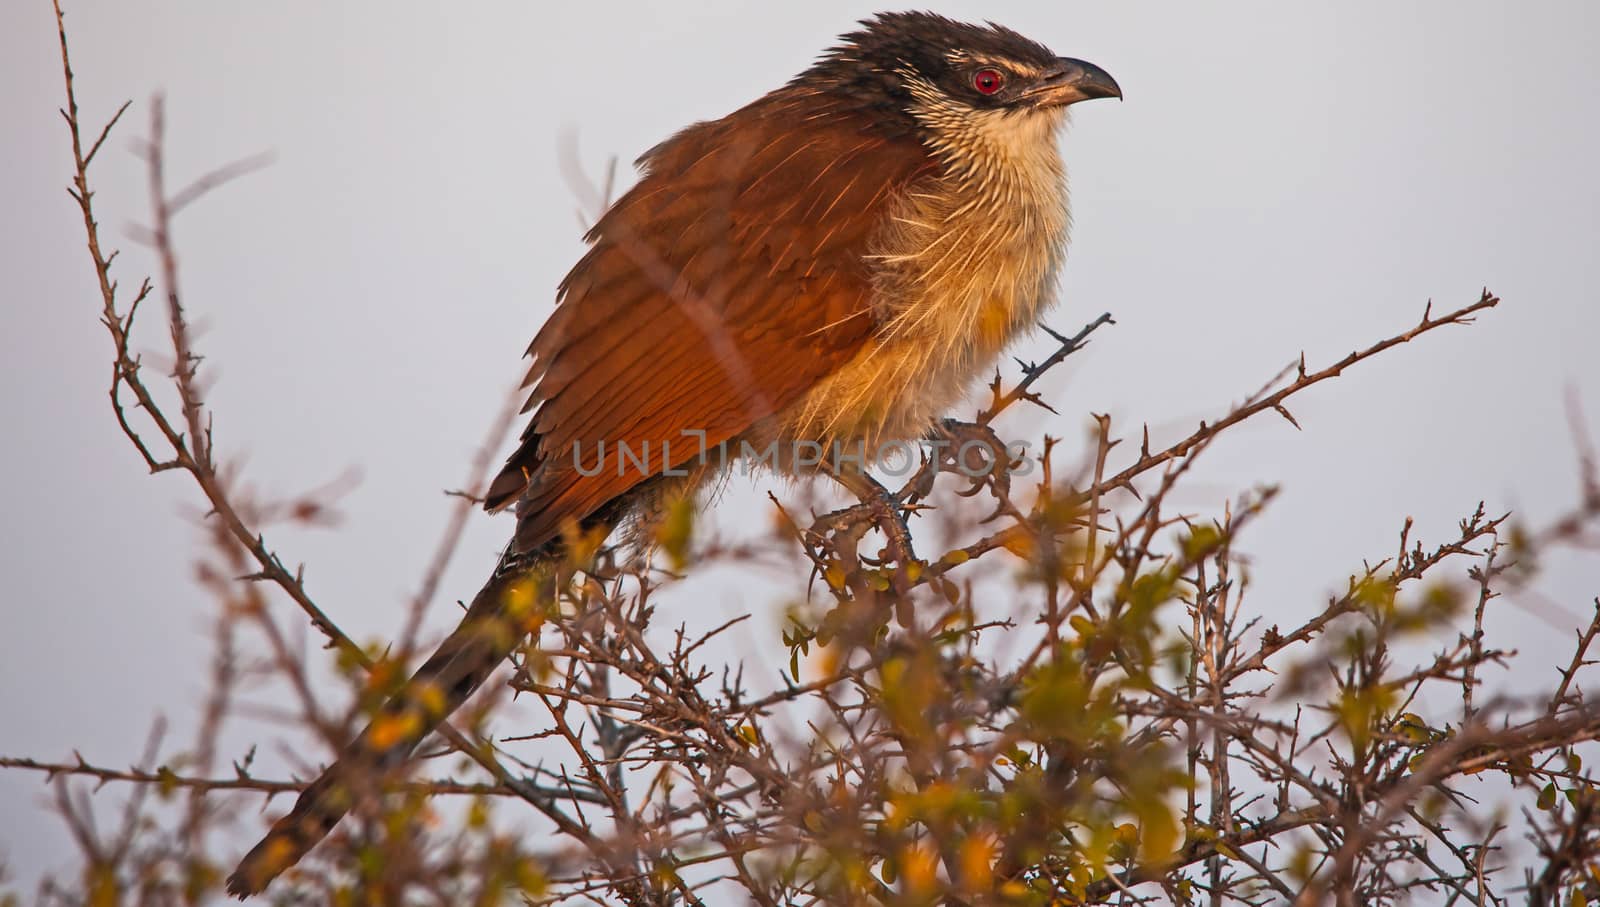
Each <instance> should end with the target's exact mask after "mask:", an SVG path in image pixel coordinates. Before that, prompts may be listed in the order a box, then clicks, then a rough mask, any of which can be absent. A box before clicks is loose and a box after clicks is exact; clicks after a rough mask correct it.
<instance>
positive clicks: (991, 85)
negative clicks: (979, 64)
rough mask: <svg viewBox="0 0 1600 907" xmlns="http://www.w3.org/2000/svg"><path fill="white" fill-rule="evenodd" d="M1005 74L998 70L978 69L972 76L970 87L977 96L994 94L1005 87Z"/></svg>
mask: <svg viewBox="0 0 1600 907" xmlns="http://www.w3.org/2000/svg"><path fill="white" fill-rule="evenodd" d="M1005 84H1006V74H1005V73H1003V72H1001V71H1000V70H998V69H980V70H978V71H977V72H975V73H973V75H972V87H973V88H976V89H978V93H979V94H994V93H995V92H997V91H999V90H1000V89H1001V88H1003V87H1005Z"/></svg>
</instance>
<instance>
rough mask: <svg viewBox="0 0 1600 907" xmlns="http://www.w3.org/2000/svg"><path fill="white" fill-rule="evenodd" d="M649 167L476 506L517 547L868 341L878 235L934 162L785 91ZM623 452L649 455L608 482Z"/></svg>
mask: <svg viewBox="0 0 1600 907" xmlns="http://www.w3.org/2000/svg"><path fill="white" fill-rule="evenodd" d="M641 161H642V163H643V165H644V171H645V173H644V176H643V178H642V179H641V180H640V182H639V184H638V185H637V186H635V187H634V188H633V189H632V190H631V191H629V192H628V193H627V194H626V195H624V196H623V197H622V198H621V199H619V200H618V201H617V203H616V204H615V205H613V206H612V208H611V209H610V210H609V211H608V212H606V214H605V216H604V217H602V218H601V219H600V221H599V223H598V224H596V225H595V227H594V229H593V230H592V231H591V232H590V234H589V236H588V239H589V241H590V242H591V243H592V248H590V250H589V252H588V254H586V255H585V256H584V257H583V259H582V260H580V261H579V262H578V264H577V265H576V266H575V267H574V268H573V269H572V271H571V273H569V274H568V275H567V277H566V279H565V280H564V281H562V284H561V288H560V293H559V295H558V306H557V308H556V311H555V313H554V314H552V315H551V317H550V319H549V320H548V321H547V322H546V323H545V325H544V327H543V328H542V329H541V330H540V331H539V334H538V336H536V337H535V338H534V340H533V343H532V344H531V345H530V347H529V349H528V353H529V355H530V356H532V357H533V360H534V362H533V366H532V368H531V370H530V372H529V375H528V382H527V383H528V385H529V386H531V387H532V389H533V390H532V394H531V395H530V399H529V408H534V407H535V406H536V407H537V411H536V412H535V414H534V416H533V418H532V420H531V422H530V424H529V426H528V429H527V431H526V432H524V434H523V443H522V445H521V446H520V447H519V448H518V449H517V451H516V453H514V454H513V455H512V457H511V458H510V460H509V461H508V462H507V463H506V466H505V468H504V469H503V470H502V471H501V473H500V475H499V476H498V477H497V478H496V479H495V481H494V483H493V485H492V486H491V488H490V492H489V495H488V500H487V502H486V505H487V506H488V508H489V509H491V510H496V509H499V508H502V507H505V506H506V505H508V504H510V503H513V502H515V503H516V504H517V513H518V518H519V519H518V527H517V535H516V539H515V547H516V548H517V549H519V550H530V549H533V548H536V547H538V546H540V545H542V544H544V543H545V542H547V541H548V540H550V539H551V538H553V537H554V536H555V535H557V534H558V533H559V532H560V531H561V526H562V523H563V522H564V521H566V520H569V519H570V520H581V519H583V518H584V517H585V516H587V515H588V514H589V513H591V512H592V511H594V510H595V509H596V508H598V507H600V506H601V505H602V504H604V503H606V502H607V501H609V500H612V499H614V498H616V497H617V496H618V495H621V494H623V493H624V492H626V491H627V490H628V489H630V488H631V487H633V486H634V485H637V484H639V483H640V482H642V481H644V480H645V479H647V478H649V477H650V475H651V474H654V473H659V472H660V471H662V470H663V469H665V468H667V467H669V466H671V467H677V466H680V465H682V464H683V463H684V462H687V461H688V460H691V459H693V458H695V457H696V456H698V455H699V445H698V442H697V441H695V440H694V439H692V438H690V437H688V436H685V435H684V434H683V432H685V431H704V432H705V443H706V444H707V445H716V444H719V443H721V442H722V441H725V440H728V439H730V438H732V437H734V436H736V435H738V434H739V433H740V432H742V431H744V430H745V429H747V428H749V427H750V426H752V425H754V424H755V423H756V422H758V421H759V420H761V419H763V418H765V417H767V416H770V415H772V414H774V413H776V412H779V411H781V410H782V409H783V408H785V407H786V406H788V405H789V404H791V403H793V402H795V401H796V400H797V399H798V398H799V397H800V396H801V395H802V394H804V393H805V391H806V390H808V389H809V388H811V387H812V386H813V385H814V384H815V383H816V382H817V381H818V380H820V379H821V378H823V377H825V376H826V375H827V374H829V373H830V372H832V371H834V370H835V369H837V368H839V367H840V366H841V365H843V364H844V363H845V362H847V361H849V359H850V358H851V357H852V356H853V355H854V354H855V353H856V352H857V351H858V350H859V349H860V348H861V346H862V344H864V343H865V342H866V341H867V340H868V339H869V338H870V337H871V336H872V332H873V330H874V329H875V327H876V325H875V323H874V321H873V318H872V313H871V310H870V303H871V290H872V288H871V276H870V273H869V270H868V266H867V262H866V261H865V260H864V256H865V255H866V253H867V249H868V248H869V246H870V244H871V241H872V238H873V234H874V233H875V232H876V231H877V230H878V229H879V228H880V227H881V225H882V224H883V221H884V218H885V217H886V216H887V211H888V208H889V205H890V203H891V202H892V200H893V199H894V198H895V197H896V195H897V192H898V191H899V190H901V189H903V188H904V187H905V186H906V185H907V184H909V183H910V182H911V181H912V180H914V179H915V178H916V177H917V176H919V175H921V174H923V173H926V172H928V171H929V170H931V169H932V168H933V167H935V166H936V165H935V163H934V162H933V160H932V159H931V158H930V157H929V156H928V154H927V152H926V151H925V150H924V148H923V146H922V145H921V143H920V142H918V141H917V140H916V139H914V138H912V137H910V136H906V135H899V136H890V135H885V134H884V133H883V132H882V131H881V130H878V129H876V128H875V126H874V123H873V121H872V120H871V119H870V118H868V117H867V116H865V115H864V114H862V113H859V112H852V111H849V110H846V109H843V108H842V107H840V106H839V105H838V103H837V102H836V101H834V100H832V99H831V97H830V96H829V95H828V94H825V93H817V92H813V91H810V90H807V89H803V88H794V87H791V88H785V89H782V90H780V91H777V92H773V93H772V94H770V95H768V96H767V97H765V98H762V99H761V100H759V101H757V102H755V103H754V104H751V105H750V106H749V107H746V108H745V109H743V110H741V111H738V112H736V113H734V114H732V115H730V116H728V117H725V118H723V119H721V120H717V121H714V122H709V123H701V124H698V125H696V126H692V127H690V128H688V129H686V130H684V131H683V132H681V133H679V134H678V135H676V136H674V137H673V138H671V139H669V140H668V141H666V142H664V143H662V144H661V145H659V146H657V147H656V148H655V149H653V150H652V151H651V152H650V153H648V154H647V155H646V156H645V157H644V158H643V159H641ZM601 442H604V445H605V457H604V459H603V460H600V461H599V462H598V465H599V466H600V467H601V469H600V472H599V473H598V474H594V475H589V476H585V475H582V474H581V473H579V472H578V471H577V470H576V469H575V468H574V466H573V464H574V458H573V453H574V445H579V447H578V453H579V454H580V459H581V463H582V465H583V468H584V470H585V471H588V472H592V471H593V470H594V469H595V467H596V465H597V454H598V451H599V445H600V443H601ZM618 442H623V443H626V444H627V445H628V446H629V447H630V448H631V449H632V450H633V451H634V452H635V453H637V452H638V451H640V450H641V448H642V447H643V446H644V445H645V444H648V451H649V456H650V463H649V469H648V470H647V471H646V473H644V474H641V473H640V471H639V470H638V469H637V468H636V467H635V466H634V465H633V464H632V463H629V464H628V465H627V466H626V468H622V469H619V460H618V456H617V444H618ZM662 442H667V444H668V445H670V447H671V452H672V462H671V463H667V462H663V458H662V450H663V447H662ZM619 473H620V474H619Z"/></svg>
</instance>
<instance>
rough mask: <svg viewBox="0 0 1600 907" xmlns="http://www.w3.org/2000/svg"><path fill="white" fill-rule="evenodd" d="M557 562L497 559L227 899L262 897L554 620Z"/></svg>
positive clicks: (261, 847)
mask: <svg viewBox="0 0 1600 907" xmlns="http://www.w3.org/2000/svg"><path fill="white" fill-rule="evenodd" d="M558 563H559V559H558V558H557V557H556V556H555V555H554V554H553V553H550V552H544V553H540V554H537V555H522V556H520V557H516V558H514V559H512V558H508V559H503V560H502V561H501V564H500V566H499V567H498V568H497V569H496V570H495V575H494V576H493V577H491V578H490V579H489V582H488V583H486V584H485V585H484V587H483V589H482V590H481V591H480V592H479V593H478V595H477V597H475V598H474V599H473V600H472V605H471V606H470V607H469V608H468V609H467V613H466V616H465V617H464V618H462V621H461V625H460V626H458V627H456V629H455V630H454V631H452V632H451V633H450V635H449V637H447V638H446V639H445V641H444V642H443V643H441V644H440V645H439V648H438V649H437V650H436V651H435V652H434V653H433V655H432V656H431V657H430V658H429V659H428V660H427V661H425V662H423V664H422V667H420V668H418V669H417V672H416V673H415V674H413V675H412V676H411V679H410V680H409V681H407V682H406V684H405V686H404V687H402V688H401V690H400V692H398V693H396V694H395V695H394V696H392V697H390V698H389V699H388V700H387V701H386V702H385V703H384V704H383V705H382V706H381V707H380V708H379V710H378V713H377V715H375V716H374V717H373V719H372V721H371V722H370V723H369V724H368V725H367V727H366V728H365V729H364V730H363V731H362V732H361V733H360V734H359V735H357V736H356V738H355V739H354V740H351V741H350V743H349V744H348V745H346V746H345V748H344V751H343V752H342V753H340V754H339V758H338V759H336V760H335V761H334V763H333V764H332V765H330V766H328V768H327V769H326V770H325V771H323V773H322V774H321V775H320V776H318V778H317V780H315V781H313V782H311V785H310V786H309V787H307V788H306V789H305V790H304V791H302V792H301V794H300V798H299V799H298V800H296V801H295V804H294V809H292V810H290V811H289V814H288V815H286V816H284V817H283V818H281V819H279V820H278V821H277V822H276V823H274V824H273V826H272V830H271V831H269V832H267V835H266V837H264V838H262V839H261V843H259V844H257V845H256V846H255V847H254V848H252V849H251V851H250V852H249V853H248V854H246V855H245V858H244V859H243V860H242V861H240V863H239V867H238V868H237V869H235V870H234V871H233V875H231V876H229V877H228V893H229V894H231V895H234V896H235V897H238V898H240V899H243V898H247V897H249V896H250V895H253V894H257V893H259V892H261V890H262V889H264V888H266V887H267V885H268V884H269V883H271V881H272V880H273V879H274V878H277V876H278V874H279V873H281V872H283V871H284V870H285V869H288V868H289V867H291V866H293V865H294V864H295V863H297V862H299V860H300V858H301V857H303V856H305V855H306V853H307V852H308V851H310V850H311V848H313V847H315V846H316V845H317V842H319V841H321V840H322V839H323V838H325V837H327V835H328V833H329V832H330V831H332V830H333V827H334V826H335V825H337V824H338V822H339V820H340V819H341V818H343V817H344V815H345V813H347V812H349V811H350V809H351V807H352V806H354V805H355V802H356V800H357V797H358V796H359V795H361V794H364V793H366V792H368V791H370V790H371V789H372V788H373V786H374V785H375V784H376V782H377V779H379V778H381V777H383V775H384V773H386V772H388V771H391V770H393V769H395V768H397V767H398V766H400V765H401V764H403V763H404V762H405V761H406V759H407V758H409V757H410V755H411V752H412V750H414V749H416V747H417V744H419V743H421V742H422V740H423V738H425V737H427V736H428V735H429V734H430V733H432V732H433V731H434V729H436V728H437V727H438V726H439V724H440V723H441V722H442V721H444V720H445V718H447V717H448V716H449V715H450V713H452V712H454V711H455V710H456V709H458V708H460V707H461V705H462V703H464V702H466V701H467V699H468V697H470V696H471V695H472V694H473V692H475V691H476V690H477V689H478V687H480V686H482V685H483V683H484V681H486V680H488V679H489V675H490V674H492V673H494V670H495V668H497V667H499V665H500V663H501V662H502V661H504V660H505V659H506V657H507V656H509V655H510V654H511V652H512V651H513V650H514V649H515V648H516V646H517V644H518V642H519V641H520V640H521V639H522V638H523V636H524V635H525V634H526V633H527V632H528V630H529V629H531V628H532V626H534V625H535V622H536V621H538V620H539V619H540V618H541V617H542V616H543V615H545V614H547V613H548V610H547V609H548V607H549V603H550V602H551V600H552V594H553V591H552V590H553V588H554V583H555V573H556V569H557V566H558Z"/></svg>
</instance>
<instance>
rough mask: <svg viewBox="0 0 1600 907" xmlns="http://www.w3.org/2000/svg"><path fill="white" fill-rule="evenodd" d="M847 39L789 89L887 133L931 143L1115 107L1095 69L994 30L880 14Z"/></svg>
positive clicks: (1116, 92)
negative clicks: (1093, 106) (858, 113)
mask: <svg viewBox="0 0 1600 907" xmlns="http://www.w3.org/2000/svg"><path fill="white" fill-rule="evenodd" d="M861 25H862V28H861V30H860V31H855V32H851V33H849V34H847V35H844V36H843V37H842V39H841V43H840V44H839V45H838V46H836V47H834V48H832V49H830V50H829V51H828V52H827V53H826V54H824V55H823V57H822V58H821V59H820V60H818V61H817V63H816V65H814V66H813V67H812V68H811V69H809V70H807V71H806V72H804V73H802V74H801V75H800V76H798V77H797V78H796V79H795V84H796V85H801V86H805V87H809V88H813V89H817V90H824V91H828V92H830V93H833V94H836V95H838V96H839V97H841V98H843V99H846V103H848V104H849V105H850V106H852V107H857V108H861V109H866V110H870V111H871V112H872V113H873V114H874V118H875V119H876V120H878V122H880V123H881V124H882V126H883V128H884V129H886V130H889V131H906V130H915V131H919V132H922V133H924V134H930V137H931V138H934V139H935V140H937V139H938V138H940V137H941V136H943V137H948V136H950V135H951V134H952V133H953V132H954V133H961V132H970V131H971V130H972V129H973V128H975V127H977V126H979V125H981V124H984V123H996V122H999V121H1007V122H1011V123H1012V124H1014V125H1015V124H1019V123H1020V122H1022V121H1027V122H1031V123H1036V124H1038V125H1042V126H1054V125H1055V124H1056V123H1059V122H1060V121H1061V119H1062V112H1063V111H1064V110H1065V108H1066V107H1067V106H1068V105H1070V104H1075V103H1077V102H1078V101H1084V100H1088V99H1090V98H1120V97H1122V89H1121V87H1120V86H1118V85H1117V82H1116V80H1115V79H1113V78H1111V75H1110V74H1109V73H1107V72H1106V71H1105V70H1103V69H1101V68H1100V67H1098V66H1095V65H1094V64H1093V63H1086V62H1084V61H1082V60H1074V59H1071V58H1069V57H1058V56H1056V55H1055V53H1053V52H1052V51H1051V50H1050V49H1049V48H1047V47H1045V46H1044V45H1043V44H1040V43H1039V42H1037V41H1033V40H1030V39H1029V38H1026V37H1024V36H1022V35H1021V34H1018V33H1017V32H1015V31H1012V30H1011V29H1009V28H1005V27H1003V26H1000V25H996V24H994V23H989V24H988V25H971V24H968V23H965V22H957V21H955V20H953V19H947V18H945V17H944V16H939V15H935V14H933V13H922V12H903V13H880V14H878V15H877V16H874V17H872V18H871V19H865V20H863V21H862V23H861Z"/></svg>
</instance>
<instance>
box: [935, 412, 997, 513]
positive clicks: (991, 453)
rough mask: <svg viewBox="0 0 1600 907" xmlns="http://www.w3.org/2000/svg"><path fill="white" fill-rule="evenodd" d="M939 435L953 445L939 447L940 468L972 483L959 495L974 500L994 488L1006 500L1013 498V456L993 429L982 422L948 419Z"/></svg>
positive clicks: (943, 423)
mask: <svg viewBox="0 0 1600 907" xmlns="http://www.w3.org/2000/svg"><path fill="white" fill-rule="evenodd" d="M939 433H940V434H942V435H943V436H944V438H945V440H947V441H948V442H949V443H948V445H941V446H940V447H939V465H940V467H941V468H943V467H945V466H949V467H951V468H953V469H955V470H956V471H957V472H959V473H961V474H962V475H963V476H965V477H967V478H968V479H969V480H971V483H972V484H971V485H969V486H967V487H966V488H965V489H962V490H960V491H957V492H956V494H959V495H961V496H962V497H966V498H970V497H972V496H973V495H975V494H977V493H978V492H980V491H982V490H983V489H984V487H985V486H986V485H993V487H994V490H995V491H996V492H997V493H998V494H999V496H1000V497H1001V498H1002V499H1005V498H1008V497H1009V496H1010V495H1011V467H1012V466H1013V463H1012V461H1011V454H1010V452H1009V451H1008V450H1007V449H1006V442H1005V441H1003V440H1001V438H1000V436H999V435H998V434H996V433H995V430H994V429H993V428H990V427H989V426H988V425H985V424H982V423H978V422H962V421H960V420H958V419H945V420H944V421H943V422H941V423H940V425H939Z"/></svg>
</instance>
